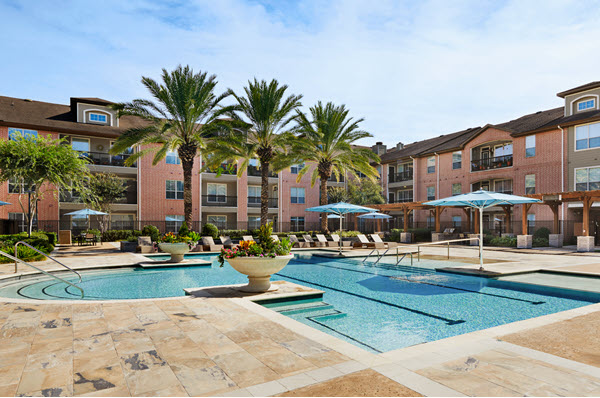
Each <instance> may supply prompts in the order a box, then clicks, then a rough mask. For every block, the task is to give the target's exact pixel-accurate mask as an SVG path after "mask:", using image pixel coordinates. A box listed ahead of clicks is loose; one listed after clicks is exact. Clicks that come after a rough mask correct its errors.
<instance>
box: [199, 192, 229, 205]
mask: <svg viewBox="0 0 600 398" xmlns="http://www.w3.org/2000/svg"><path fill="white" fill-rule="evenodd" d="M202 206H219V207H236V206H237V196H224V195H202Z"/></svg>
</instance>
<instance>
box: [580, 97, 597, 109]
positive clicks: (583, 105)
mask: <svg viewBox="0 0 600 398" xmlns="http://www.w3.org/2000/svg"><path fill="white" fill-rule="evenodd" d="M595 107H596V100H595V99H590V100H585V101H581V102H579V103H578V104H577V110H578V111H585V110H586V109H592V108H595Z"/></svg>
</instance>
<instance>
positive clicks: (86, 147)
mask: <svg viewBox="0 0 600 398" xmlns="http://www.w3.org/2000/svg"><path fill="white" fill-rule="evenodd" d="M71 147H72V148H73V149H74V150H76V151H78V152H81V153H82V154H84V155H87V153H88V152H89V151H90V140H88V139H86V138H75V137H73V138H71Z"/></svg>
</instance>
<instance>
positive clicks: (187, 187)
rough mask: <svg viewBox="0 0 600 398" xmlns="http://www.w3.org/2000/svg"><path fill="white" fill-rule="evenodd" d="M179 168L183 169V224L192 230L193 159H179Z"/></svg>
mask: <svg viewBox="0 0 600 398" xmlns="http://www.w3.org/2000/svg"><path fill="white" fill-rule="evenodd" d="M181 166H182V167H183V215H184V219H185V223H186V224H187V226H188V228H189V229H190V230H192V229H193V226H192V208H193V203H192V170H193V168H194V158H192V159H191V160H183V159H181Z"/></svg>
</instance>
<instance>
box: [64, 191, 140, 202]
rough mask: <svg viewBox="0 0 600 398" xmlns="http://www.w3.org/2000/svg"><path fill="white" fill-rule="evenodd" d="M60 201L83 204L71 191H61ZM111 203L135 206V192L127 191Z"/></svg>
mask: <svg viewBox="0 0 600 398" xmlns="http://www.w3.org/2000/svg"><path fill="white" fill-rule="evenodd" d="M60 201H61V202H63V203H83V202H82V200H81V198H80V197H79V195H78V194H77V193H74V192H71V191H61V192H60ZM113 203H117V204H126V205H135V204H137V190H136V189H133V190H127V191H125V192H124V193H123V195H122V196H121V197H120V198H117V199H115V201H114V202H113Z"/></svg>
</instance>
